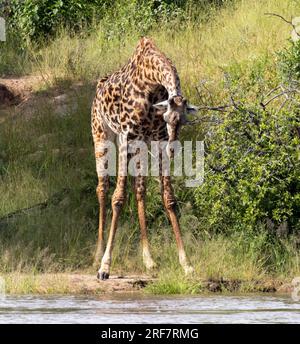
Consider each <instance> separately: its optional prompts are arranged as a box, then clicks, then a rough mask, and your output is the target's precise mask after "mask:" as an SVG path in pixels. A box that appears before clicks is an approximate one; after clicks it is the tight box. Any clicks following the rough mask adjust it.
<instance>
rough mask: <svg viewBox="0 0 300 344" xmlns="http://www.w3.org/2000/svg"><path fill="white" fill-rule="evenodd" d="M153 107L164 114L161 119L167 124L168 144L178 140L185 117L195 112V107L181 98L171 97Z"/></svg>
mask: <svg viewBox="0 0 300 344" xmlns="http://www.w3.org/2000/svg"><path fill="white" fill-rule="evenodd" d="M153 106H154V107H155V108H157V109H160V110H161V111H163V113H164V114H163V117H164V120H165V122H166V123H167V129H168V134H169V141H170V142H172V141H175V140H177V139H178V135H179V130H180V128H181V126H182V125H184V124H186V123H187V117H186V115H187V114H191V113H195V112H197V107H196V106H194V105H190V104H188V102H187V100H186V99H185V98H183V97H182V96H174V97H171V98H169V99H168V100H165V101H163V102H160V103H157V104H154V105H153Z"/></svg>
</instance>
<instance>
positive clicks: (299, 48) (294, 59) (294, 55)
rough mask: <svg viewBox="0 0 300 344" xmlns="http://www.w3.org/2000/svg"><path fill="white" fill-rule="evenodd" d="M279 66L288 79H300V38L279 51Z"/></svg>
mask: <svg viewBox="0 0 300 344" xmlns="http://www.w3.org/2000/svg"><path fill="white" fill-rule="evenodd" d="M279 67H280V69H281V71H282V73H283V75H284V77H285V78H286V79H288V80H292V79H300V40H298V41H296V42H293V41H290V46H289V47H288V48H286V49H284V50H283V51H282V52H280V53H279Z"/></svg>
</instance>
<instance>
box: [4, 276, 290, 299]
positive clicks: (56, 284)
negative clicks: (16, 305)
mask: <svg viewBox="0 0 300 344" xmlns="http://www.w3.org/2000/svg"><path fill="white" fill-rule="evenodd" d="M0 277H1V278H3V279H4V282H5V293H6V294H7V295H25V294H36V295H66V294H69V295H95V296H96V295H97V296H99V295H107V294H120V293H131V292H142V293H145V294H148V295H171V294H174V295H175V294H177V293H170V292H168V291H167V290H166V292H165V293H164V292H163V291H162V288H161V286H160V287H159V288H158V289H156V287H155V286H156V284H159V283H164V282H161V281H160V280H159V279H158V278H154V277H151V276H148V275H137V274H135V275H134V274H132V275H126V276H125V275H124V276H123V275H112V276H111V277H110V278H109V279H108V280H106V281H98V280H97V279H96V276H95V274H88V273H79V272H78V273H75V272H74V273H66V272H63V273H38V274H33V273H6V274H2V275H0ZM186 283H187V284H189V280H186ZM190 283H191V284H193V285H194V286H195V285H197V286H198V289H197V290H198V291H197V292H195V291H193V292H188V291H187V292H182V293H180V294H185V295H188V294H190V295H202V294H216V293H218V294H232V293H236V294H240V295H243V294H251V293H267V294H272V293H273V294H285V295H287V294H291V292H292V291H293V286H292V283H291V282H287V281H283V280H279V279H275V278H270V279H265V280H249V281H242V280H236V279H232V280H224V279H209V280H203V279H197V280H196V281H195V280H193V281H192V280H191V281H190ZM157 290H158V292H157ZM194 290H195V289H194Z"/></svg>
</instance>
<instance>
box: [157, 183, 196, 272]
mask: <svg viewBox="0 0 300 344" xmlns="http://www.w3.org/2000/svg"><path fill="white" fill-rule="evenodd" d="M160 179H161V192H162V198H163V202H164V206H165V209H166V212H167V215H168V218H169V220H170V222H171V225H172V228H173V231H174V234H175V238H176V243H177V248H178V254H179V262H180V264H181V266H182V267H183V269H184V272H185V274H186V275H188V274H191V273H193V272H194V268H193V267H192V266H191V265H190V263H189V261H188V259H187V256H186V253H185V249H184V245H183V241H182V237H181V233H180V226H179V222H178V219H177V215H176V211H175V207H176V198H175V196H174V192H173V188H172V185H171V178H170V176H161V177H160Z"/></svg>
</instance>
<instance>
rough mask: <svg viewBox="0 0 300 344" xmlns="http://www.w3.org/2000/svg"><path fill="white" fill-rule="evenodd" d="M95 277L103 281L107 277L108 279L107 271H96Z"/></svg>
mask: <svg viewBox="0 0 300 344" xmlns="http://www.w3.org/2000/svg"><path fill="white" fill-rule="evenodd" d="M97 279H98V280H101V281H105V280H107V279H109V273H107V272H105V271H103V272H98V274H97Z"/></svg>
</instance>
